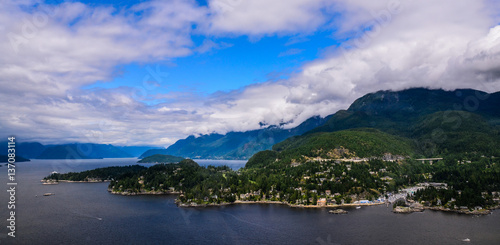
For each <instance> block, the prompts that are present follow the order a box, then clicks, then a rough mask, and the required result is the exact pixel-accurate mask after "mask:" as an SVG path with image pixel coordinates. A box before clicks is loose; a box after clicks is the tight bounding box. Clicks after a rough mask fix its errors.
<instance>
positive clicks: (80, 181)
mask: <svg viewBox="0 0 500 245" xmlns="http://www.w3.org/2000/svg"><path fill="white" fill-rule="evenodd" d="M110 181H111V180H79V181H76V180H58V181H54V180H40V182H42V184H43V185H57V184H58V183H102V182H110Z"/></svg>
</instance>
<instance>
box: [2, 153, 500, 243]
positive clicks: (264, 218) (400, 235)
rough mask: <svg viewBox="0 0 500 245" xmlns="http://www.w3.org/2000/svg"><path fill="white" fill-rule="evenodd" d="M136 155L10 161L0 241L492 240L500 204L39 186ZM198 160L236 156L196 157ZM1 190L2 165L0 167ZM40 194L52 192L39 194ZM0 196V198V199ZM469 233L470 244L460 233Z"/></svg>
mask: <svg viewBox="0 0 500 245" xmlns="http://www.w3.org/2000/svg"><path fill="white" fill-rule="evenodd" d="M136 161H137V159H102V160H71V161H67V160H33V161H31V162H27V163H18V164H17V178H18V180H17V182H18V186H17V188H18V190H17V193H16V197H17V200H16V202H17V203H16V214H17V216H16V226H17V230H16V238H10V237H7V235H6V234H7V229H6V226H7V221H6V219H7V218H8V215H7V214H8V210H7V202H8V196H7V193H6V191H0V219H2V220H4V221H3V224H4V225H3V226H2V229H0V231H1V234H0V244H495V245H498V244H500V216H499V212H500V210H498V211H496V212H494V213H493V214H492V215H488V216H482V217H474V216H466V215H458V214H447V213H440V212H433V211H425V212H424V213H413V214H408V215H396V214H393V213H391V212H390V210H389V209H387V208H386V207H385V206H375V207H363V208H361V209H358V210H356V209H351V210H349V211H350V212H349V214H348V215H331V214H328V210H327V209H298V208H289V207H287V206H281V205H257V204H248V205H232V206H225V207H212V208H196V209H195V208H191V209H185V208H178V207H177V206H176V205H175V203H174V200H175V196H117V195H111V194H109V193H108V192H107V191H106V189H107V183H61V184H59V185H42V184H41V183H40V179H42V178H43V177H44V176H46V175H48V174H49V173H50V172H51V171H58V172H69V171H82V170H87V169H94V168H97V167H105V166H117V165H130V164H134V163H135V162H136ZM197 161H198V162H199V163H200V165H220V164H228V165H229V166H230V167H231V168H233V169H238V168H239V167H242V166H244V164H245V162H244V161H213V160H201V161H200V160H197ZM0 173H1V174H0V183H4V184H3V185H4V189H5V190H6V189H7V185H6V184H5V183H6V182H7V168H6V167H5V166H2V167H1V168H0ZM46 192H52V193H55V195H54V196H48V197H44V196H42V195H43V194H44V193H46ZM2 202H3V203H2ZM465 238H469V239H470V240H471V241H470V242H464V241H462V239H465Z"/></svg>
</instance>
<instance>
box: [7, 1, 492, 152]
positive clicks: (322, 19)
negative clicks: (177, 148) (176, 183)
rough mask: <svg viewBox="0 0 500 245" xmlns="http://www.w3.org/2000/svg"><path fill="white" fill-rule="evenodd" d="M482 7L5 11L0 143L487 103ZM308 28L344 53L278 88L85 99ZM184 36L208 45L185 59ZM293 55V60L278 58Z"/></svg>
mask: <svg viewBox="0 0 500 245" xmlns="http://www.w3.org/2000/svg"><path fill="white" fill-rule="evenodd" d="M492 3H494V2H490V1H476V0H468V1H465V0H464V1H458V2H457V1H452V0H443V1H437V2H436V1H430V0H422V1H409V0H408V1H404V0H401V1H394V0H388V1H362V0H351V1H340V0H338V1H321V0H314V1H310V0H309V1H305V0H292V1H290V0H289V1H261V0H254V1H243V0H211V1H209V2H208V6H206V7H203V6H199V5H198V4H197V3H196V2H195V1H194V0H190V1H181V0H173V1H147V2H143V3H140V4H137V5H134V6H132V7H130V8H126V9H114V8H111V7H89V6H87V5H84V4H82V3H78V2H66V3H62V4H60V5H55V6H52V5H50V6H49V5H44V4H43V3H40V2H39V1H35V0H33V1H31V0H25V1H21V2H20V1H10V0H8V1H4V2H3V3H2V6H1V7H0V30H2V33H5V35H2V36H0V53H1V54H2V55H1V56H0V74H2V76H1V77H0V86H1V91H0V95H1V96H0V103H2V109H1V111H0V112H1V113H0V122H1V123H0V132H1V133H2V135H11V134H16V135H18V136H19V137H21V138H23V139H25V140H36V141H41V142H44V143H59V142H96V143H112V144H118V145H141V144H153V145H164V146H166V145H169V144H172V143H174V142H175V141H176V140H177V139H179V138H183V137H185V136H187V135H189V134H205V133H211V132H219V133H224V132H227V131H244V130H250V129H256V128H259V126H260V125H261V124H260V123H264V124H280V123H283V122H287V123H288V125H287V127H293V126H296V125H298V124H299V123H301V122H302V121H304V120H306V119H307V118H309V117H311V116H314V115H321V116H326V115H329V114H332V113H334V112H336V111H337V110H339V109H345V108H346V107H347V106H348V105H349V104H350V103H352V101H353V100H354V99H356V98H358V97H360V96H362V95H364V94H366V93H369V92H374V91H377V90H381V89H394V90H397V89H404V88H409V87H416V86H426V87H432V88H445V89H454V88H459V87H460V88H462V87H470V88H476V89H481V90H484V91H488V92H493V91H498V90H500V69H499V67H500V26H496V25H497V24H498V23H499V19H498V13H499V11H498V10H499V8H498V7H499V6H498V5H497V4H492ZM318 29H323V30H332V36H334V37H335V38H339V39H343V40H347V41H345V42H344V43H342V45H340V47H333V48H331V49H329V50H330V52H328V53H325V54H323V56H322V58H321V59H318V60H315V61H312V62H309V63H307V64H305V65H304V66H303V67H301V68H300V71H299V72H295V73H293V75H292V76H291V77H290V78H289V79H286V80H278V81H268V82H265V83H259V84H254V85H250V86H246V87H243V88H241V89H238V90H234V91H229V92H217V93H214V94H211V95H206V94H196V93H191V92H176V93H168V94H158V93H154V91H155V89H154V87H155V86H156V85H155V83H152V84H153V85H151V86H150V85H148V83H143V84H141V85H139V89H138V88H130V87H120V88H114V89H93V90H88V89H82V87H83V86H85V85H89V84H93V83H95V82H96V81H109V80H110V79H112V77H113V75H114V74H115V72H116V67H118V66H120V65H125V64H129V63H132V62H138V63H146V64H147V63H155V62H166V61H169V60H171V59H174V58H176V57H182V56H188V55H192V54H193V53H204V52H208V51H210V50H213V49H218V48H224V47H227V45H226V44H217V43H216V42H214V41H212V39H211V38H212V37H219V36H225V37H227V36H229V37H230V36H240V35H246V36H249V37H251V38H252V37H257V38H259V37H263V36H267V35H285V36H289V37H291V39H294V38H297V34H300V35H302V36H301V37H303V38H304V39H307V34H310V33H313V32H314V31H316V30H318ZM193 34H195V35H205V36H206V41H205V42H204V43H203V44H202V45H200V46H198V47H196V45H194V43H193V41H192V39H191V36H192V35H193ZM291 43H293V42H291ZM290 45H293V44H290ZM298 52H300V50H299V49H294V48H293V47H290V49H289V52H285V53H283V55H286V54H294V53H295V54H296V53H298ZM157 75H158V74H157ZM151 79H153V80H154V76H151ZM139 82H142V81H139ZM155 101H158V102H155Z"/></svg>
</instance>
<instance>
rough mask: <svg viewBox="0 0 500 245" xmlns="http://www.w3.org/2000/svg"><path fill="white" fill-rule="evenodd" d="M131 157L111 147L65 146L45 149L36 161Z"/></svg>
mask: <svg viewBox="0 0 500 245" xmlns="http://www.w3.org/2000/svg"><path fill="white" fill-rule="evenodd" d="M124 157H132V156H131V155H130V154H127V153H126V152H123V151H122V150H120V149H118V148H117V147H115V146H113V145H101V144H67V145H56V146H51V147H48V148H47V149H45V151H43V152H42V153H41V154H40V155H39V156H38V157H37V159H100V158H124Z"/></svg>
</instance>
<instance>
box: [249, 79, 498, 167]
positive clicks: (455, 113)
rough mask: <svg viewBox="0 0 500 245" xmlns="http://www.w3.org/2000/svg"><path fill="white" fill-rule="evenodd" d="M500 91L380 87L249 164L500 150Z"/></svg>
mask: <svg viewBox="0 0 500 245" xmlns="http://www.w3.org/2000/svg"><path fill="white" fill-rule="evenodd" d="M499 95H500V94H499V93H494V94H486V93H484V92H480V91H475V90H455V91H444V90H429V89H409V90H403V91H399V92H392V91H379V92H376V93H372V94H368V95H365V96H363V97H361V98H359V99H357V100H356V101H355V102H354V103H353V104H352V105H351V106H350V107H349V109H348V110H341V111H339V112H337V113H335V114H334V115H332V116H330V118H329V120H328V122H327V123H325V124H324V125H322V126H319V127H317V128H315V129H313V130H311V131H309V132H307V133H305V134H303V135H301V136H295V137H291V138H289V139H287V140H285V141H283V142H281V143H278V144H276V145H274V146H273V148H272V149H273V151H262V152H259V153H257V154H255V155H254V156H253V157H252V158H251V159H250V160H249V161H248V164H247V165H248V166H260V167H262V166H266V165H268V164H270V163H272V162H274V161H277V160H279V162H281V163H292V162H294V161H298V162H307V161H309V160H311V158H315V157H321V158H327V159H335V158H352V157H380V156H381V155H385V153H391V154H392V155H394V154H396V155H402V156H404V157H406V156H412V157H445V156H449V155H456V156H458V155H464V154H469V155H470V154H473V155H476V156H496V157H498V156H500V147H498V146H500V126H499V122H500V110H499V106H498V105H500V96H499Z"/></svg>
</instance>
